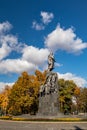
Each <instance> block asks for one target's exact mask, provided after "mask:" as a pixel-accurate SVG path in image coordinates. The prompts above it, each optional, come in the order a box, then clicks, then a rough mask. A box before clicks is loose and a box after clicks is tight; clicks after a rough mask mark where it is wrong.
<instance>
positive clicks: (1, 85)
mask: <svg viewBox="0 0 87 130" xmlns="http://www.w3.org/2000/svg"><path fill="white" fill-rule="evenodd" d="M13 84H14V83H4V82H0V91H3V89H4V88H5V86H7V85H8V86H12V85H13Z"/></svg>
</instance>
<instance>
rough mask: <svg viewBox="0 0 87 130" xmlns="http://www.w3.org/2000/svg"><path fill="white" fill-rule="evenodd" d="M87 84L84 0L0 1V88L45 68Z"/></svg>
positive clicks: (85, 3) (86, 7)
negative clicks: (52, 62)
mask: <svg viewBox="0 0 87 130" xmlns="http://www.w3.org/2000/svg"><path fill="white" fill-rule="evenodd" d="M50 51H53V52H54V56H55V60H56V64H55V69H54V71H55V72H57V73H58V75H59V78H64V79H66V80H67V79H70V80H74V82H75V83H76V84H77V85H78V86H81V87H85V86H87V72H86V68H87V60H86V59H87V58H86V57H87V0H48V1H47V0H0V89H2V88H3V87H4V86H5V85H6V84H9V85H11V84H13V83H14V82H15V81H16V80H17V79H18V76H20V75H21V73H22V72H23V71H27V72H28V73H29V74H32V73H34V71H35V70H36V69H39V70H41V71H43V70H45V69H47V57H48V54H49V52H50Z"/></svg>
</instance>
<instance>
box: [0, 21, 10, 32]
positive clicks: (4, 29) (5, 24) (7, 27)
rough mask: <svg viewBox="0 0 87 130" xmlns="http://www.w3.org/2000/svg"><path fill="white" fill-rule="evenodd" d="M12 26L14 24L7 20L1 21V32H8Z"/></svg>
mask: <svg viewBox="0 0 87 130" xmlns="http://www.w3.org/2000/svg"><path fill="white" fill-rule="evenodd" d="M11 28H12V25H11V24H10V23H9V22H8V21H7V22H3V23H0V34H2V33H4V32H5V33H6V32H7V31H9V30H10V29H11Z"/></svg>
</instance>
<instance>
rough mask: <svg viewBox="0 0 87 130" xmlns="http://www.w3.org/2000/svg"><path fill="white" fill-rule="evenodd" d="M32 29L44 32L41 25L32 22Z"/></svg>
mask: <svg viewBox="0 0 87 130" xmlns="http://www.w3.org/2000/svg"><path fill="white" fill-rule="evenodd" d="M32 28H34V29H35V30H44V29H45V27H44V25H43V24H41V23H37V22H36V21H33V23H32Z"/></svg>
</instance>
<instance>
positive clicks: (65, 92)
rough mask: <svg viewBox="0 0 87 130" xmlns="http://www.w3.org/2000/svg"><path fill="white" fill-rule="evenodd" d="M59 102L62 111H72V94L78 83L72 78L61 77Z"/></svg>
mask: <svg viewBox="0 0 87 130" xmlns="http://www.w3.org/2000/svg"><path fill="white" fill-rule="evenodd" d="M58 84H59V102H60V111H61V112H65V111H68V112H71V105H72V96H73V94H74V90H75V87H76V84H75V83H74V82H73V81H72V80H64V79H59V81H58Z"/></svg>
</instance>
